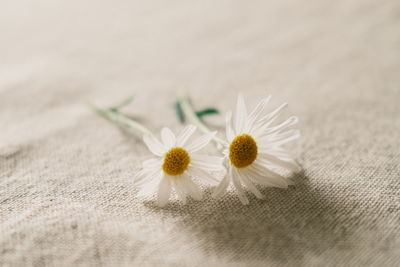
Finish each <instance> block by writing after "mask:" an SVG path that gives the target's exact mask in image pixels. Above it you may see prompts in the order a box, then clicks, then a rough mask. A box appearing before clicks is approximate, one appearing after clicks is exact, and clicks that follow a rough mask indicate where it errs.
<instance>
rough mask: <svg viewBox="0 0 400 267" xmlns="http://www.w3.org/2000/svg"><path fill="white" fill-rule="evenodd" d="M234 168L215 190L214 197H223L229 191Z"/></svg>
mask: <svg viewBox="0 0 400 267" xmlns="http://www.w3.org/2000/svg"><path fill="white" fill-rule="evenodd" d="M231 170H232V167H231V168H230V169H229V173H228V174H227V175H225V177H224V178H223V179H222V181H221V182H220V183H219V185H218V186H217V187H216V188H215V189H214V191H213V193H212V196H213V197H214V198H219V197H221V196H222V195H223V194H224V193H225V192H226V190H227V189H228V186H229V182H230V180H231V177H232V171H231Z"/></svg>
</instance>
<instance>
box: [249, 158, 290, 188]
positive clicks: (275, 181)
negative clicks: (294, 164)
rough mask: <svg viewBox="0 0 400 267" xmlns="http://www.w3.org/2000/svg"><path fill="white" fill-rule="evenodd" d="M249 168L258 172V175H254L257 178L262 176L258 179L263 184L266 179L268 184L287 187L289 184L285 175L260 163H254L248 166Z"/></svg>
mask: <svg viewBox="0 0 400 267" xmlns="http://www.w3.org/2000/svg"><path fill="white" fill-rule="evenodd" d="M248 170H249V171H254V172H255V173H256V174H258V176H254V178H255V179H258V178H260V177H261V179H259V180H257V181H258V182H259V183H261V184H263V183H264V182H263V181H265V182H266V183H267V184H270V185H272V186H274V187H279V188H287V186H288V182H287V181H286V178H285V177H283V176H281V175H279V174H277V173H275V172H273V171H271V170H269V169H267V168H265V167H264V166H262V165H260V164H259V163H253V164H252V165H251V167H248ZM267 184H266V185H267ZM267 186H268V185H267Z"/></svg>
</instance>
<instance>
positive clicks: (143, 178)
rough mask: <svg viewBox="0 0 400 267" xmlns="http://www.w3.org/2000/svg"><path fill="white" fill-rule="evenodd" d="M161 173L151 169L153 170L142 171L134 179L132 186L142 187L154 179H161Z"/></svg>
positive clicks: (158, 170)
mask: <svg viewBox="0 0 400 267" xmlns="http://www.w3.org/2000/svg"><path fill="white" fill-rule="evenodd" d="M162 175H163V172H162V170H161V169H153V170H143V172H142V173H141V174H140V176H139V175H138V176H137V177H135V180H134V184H135V185H136V186H139V187H141V186H143V185H144V184H146V183H149V182H151V181H152V180H154V179H155V178H158V177H161V176H162Z"/></svg>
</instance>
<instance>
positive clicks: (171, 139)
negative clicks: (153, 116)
mask: <svg viewBox="0 0 400 267" xmlns="http://www.w3.org/2000/svg"><path fill="white" fill-rule="evenodd" d="M161 140H162V142H163V144H164V146H165V147H166V148H171V147H173V146H175V143H176V138H175V135H174V133H173V132H172V131H171V129H170V128H168V127H164V128H162V130H161Z"/></svg>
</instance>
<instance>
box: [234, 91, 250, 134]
mask: <svg viewBox="0 0 400 267" xmlns="http://www.w3.org/2000/svg"><path fill="white" fill-rule="evenodd" d="M246 119H247V110H246V104H245V103H244V98H243V95H242V94H239V96H238V99H237V105H236V114H235V128H234V130H235V134H236V135H239V134H240V133H241V132H242V131H243V128H244V124H245V122H246Z"/></svg>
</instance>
